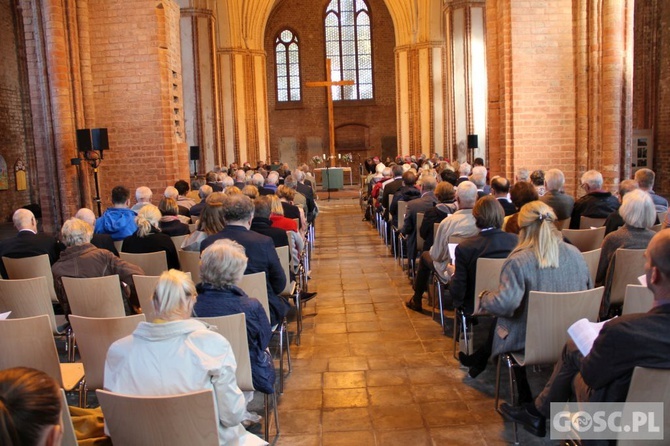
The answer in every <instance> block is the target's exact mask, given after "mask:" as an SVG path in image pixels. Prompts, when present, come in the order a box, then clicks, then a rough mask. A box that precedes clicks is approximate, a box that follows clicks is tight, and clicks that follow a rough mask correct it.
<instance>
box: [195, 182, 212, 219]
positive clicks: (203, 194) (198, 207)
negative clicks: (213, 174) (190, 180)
mask: <svg viewBox="0 0 670 446" xmlns="http://www.w3.org/2000/svg"><path fill="white" fill-rule="evenodd" d="M212 192H214V191H213V190H212V186H208V185H207V184H205V185H203V186H200V189H198V196H199V197H200V203H196V204H195V205H193V206H192V207H191V209H189V213H190V214H191V217H200V214H202V211H203V210H204V209H205V206H207V197H209V196H210V195H211V194H212Z"/></svg>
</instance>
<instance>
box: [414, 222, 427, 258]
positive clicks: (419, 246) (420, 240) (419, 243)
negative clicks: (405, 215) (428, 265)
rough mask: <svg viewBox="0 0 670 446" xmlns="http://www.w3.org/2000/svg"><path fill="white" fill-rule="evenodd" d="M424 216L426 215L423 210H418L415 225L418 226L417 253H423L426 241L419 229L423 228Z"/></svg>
mask: <svg viewBox="0 0 670 446" xmlns="http://www.w3.org/2000/svg"><path fill="white" fill-rule="evenodd" d="M423 216H424V213H423V212H417V214H416V225H415V226H414V227H415V228H416V252H417V253H421V251H423V243H424V242H425V240H424V239H423V237H421V234H420V232H421V231H420V230H419V229H421V225H422V224H423Z"/></svg>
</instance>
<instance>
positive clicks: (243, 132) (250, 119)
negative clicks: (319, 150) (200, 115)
mask: <svg viewBox="0 0 670 446" xmlns="http://www.w3.org/2000/svg"><path fill="white" fill-rule="evenodd" d="M218 58H219V67H220V69H221V74H220V83H219V85H220V89H219V90H220V93H219V94H220V96H219V102H220V106H221V117H222V127H223V128H222V131H223V136H222V140H223V159H222V161H221V162H222V164H230V163H232V162H237V163H238V164H240V165H241V163H244V162H247V161H248V162H250V163H251V165H252V166H254V165H256V161H258V160H262V161H264V162H269V161H270V159H269V156H270V150H269V125H268V109H267V86H266V79H265V75H266V73H265V51H260V50H259V51H252V50H246V49H240V48H229V49H219V50H218Z"/></svg>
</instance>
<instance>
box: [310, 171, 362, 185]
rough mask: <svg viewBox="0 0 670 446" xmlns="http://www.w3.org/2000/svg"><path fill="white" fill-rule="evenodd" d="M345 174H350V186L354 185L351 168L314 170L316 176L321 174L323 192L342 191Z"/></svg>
mask: <svg viewBox="0 0 670 446" xmlns="http://www.w3.org/2000/svg"><path fill="white" fill-rule="evenodd" d="M344 172H348V173H349V185H352V184H354V177H353V173H352V169H351V167H330V168H328V169H326V168H325V167H324V168H317V169H314V174H315V175H317V183H318V174H321V186H322V189H323V190H328V189H330V190H340V189H343V188H344Z"/></svg>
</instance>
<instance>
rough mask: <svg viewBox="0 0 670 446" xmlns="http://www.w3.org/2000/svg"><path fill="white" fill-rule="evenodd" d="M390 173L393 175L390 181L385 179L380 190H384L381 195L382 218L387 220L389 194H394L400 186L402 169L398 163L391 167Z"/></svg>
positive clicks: (389, 204) (389, 205)
mask: <svg viewBox="0 0 670 446" xmlns="http://www.w3.org/2000/svg"><path fill="white" fill-rule="evenodd" d="M391 172H392V173H391V175H393V179H392V180H390V181H387V182H386V183H385V184H384V185H383V186H382V191H383V192H384V193H383V195H382V206H383V207H384V219H385V220H388V219H389V209H390V207H391V203H390V202H389V201H390V200H389V195H391V194H395V193H396V192H398V190H400V188H401V187H402V174H403V169H402V166H401V165H400V164H396V165H395V166H393V167H392V168H391Z"/></svg>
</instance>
